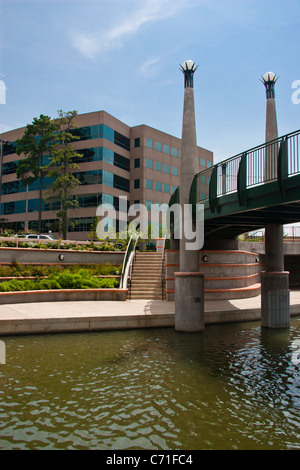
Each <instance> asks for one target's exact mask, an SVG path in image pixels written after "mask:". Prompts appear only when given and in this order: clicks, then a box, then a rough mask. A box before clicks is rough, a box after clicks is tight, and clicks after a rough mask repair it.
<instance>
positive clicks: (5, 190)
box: [1, 181, 26, 195]
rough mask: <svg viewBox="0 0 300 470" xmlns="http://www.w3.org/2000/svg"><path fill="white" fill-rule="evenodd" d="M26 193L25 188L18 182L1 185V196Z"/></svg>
mask: <svg viewBox="0 0 300 470" xmlns="http://www.w3.org/2000/svg"><path fill="white" fill-rule="evenodd" d="M24 191H26V186H23V184H22V183H21V182H20V181H11V182H9V183H2V188H1V194H3V195H4V194H13V193H23V192H24Z"/></svg>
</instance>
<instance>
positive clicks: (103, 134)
mask: <svg viewBox="0 0 300 470" xmlns="http://www.w3.org/2000/svg"><path fill="white" fill-rule="evenodd" d="M99 137H100V139H106V140H109V141H110V142H114V140H115V132H114V130H113V129H111V128H110V127H108V126H106V125H105V124H100V126H99Z"/></svg>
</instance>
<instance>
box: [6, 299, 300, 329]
mask: <svg viewBox="0 0 300 470" xmlns="http://www.w3.org/2000/svg"><path fill="white" fill-rule="evenodd" d="M260 302H261V299H260V296H257V297H253V298H250V299H242V300H230V301H229V300H216V301H213V300H210V301H207V302H205V324H206V325H210V324H217V323H228V322H243V321H255V320H260ZM290 305H291V308H290V310H291V316H294V315H300V290H298V291H296V290H294V291H291V300H290ZM174 312H175V304H174V302H166V301H160V300H127V301H125V302H116V301H82V302H81V301H76V302H72V301H69V302H36V303H19V304H9V305H1V306H0V336H4V335H17V334H41V333H58V332H60V333H65V332H79V331H89V332H91V331H108V330H121V329H136V328H153V327H158V328H161V327H173V326H174Z"/></svg>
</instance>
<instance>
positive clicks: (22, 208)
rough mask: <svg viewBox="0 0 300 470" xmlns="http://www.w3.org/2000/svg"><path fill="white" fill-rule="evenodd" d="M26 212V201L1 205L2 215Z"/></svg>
mask: <svg viewBox="0 0 300 470" xmlns="http://www.w3.org/2000/svg"><path fill="white" fill-rule="evenodd" d="M24 212H26V201H15V202H13V201H11V202H4V203H2V204H1V214H3V215H7V214H21V213H24Z"/></svg>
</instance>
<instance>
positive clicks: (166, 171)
mask: <svg viewBox="0 0 300 470" xmlns="http://www.w3.org/2000/svg"><path fill="white" fill-rule="evenodd" d="M164 173H168V174H169V173H170V165H166V164H165V163H164Z"/></svg>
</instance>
